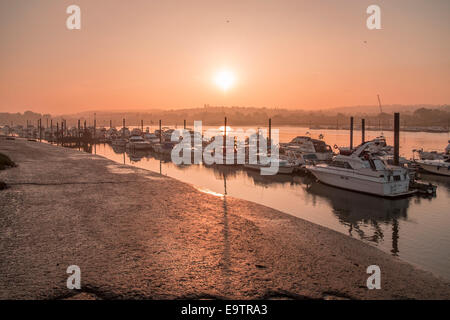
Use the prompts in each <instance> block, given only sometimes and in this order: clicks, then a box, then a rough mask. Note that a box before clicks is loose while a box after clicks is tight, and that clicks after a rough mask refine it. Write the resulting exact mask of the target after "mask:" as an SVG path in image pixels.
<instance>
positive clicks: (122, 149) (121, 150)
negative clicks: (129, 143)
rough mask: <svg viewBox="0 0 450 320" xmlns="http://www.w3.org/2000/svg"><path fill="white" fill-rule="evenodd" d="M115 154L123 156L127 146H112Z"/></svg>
mask: <svg viewBox="0 0 450 320" xmlns="http://www.w3.org/2000/svg"><path fill="white" fill-rule="evenodd" d="M111 148H112V149H113V151H114V153H117V154H122V153H124V152H125V145H111Z"/></svg>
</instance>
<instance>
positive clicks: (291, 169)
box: [244, 164, 295, 174]
mask: <svg viewBox="0 0 450 320" xmlns="http://www.w3.org/2000/svg"><path fill="white" fill-rule="evenodd" d="M244 167H245V168H247V169H251V170H258V171H259V170H261V168H268V167H266V166H261V165H257V164H244ZM294 169H295V167H294V166H280V167H278V172H277V174H291V173H293V172H294Z"/></svg>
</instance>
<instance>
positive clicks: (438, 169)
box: [418, 162, 450, 177]
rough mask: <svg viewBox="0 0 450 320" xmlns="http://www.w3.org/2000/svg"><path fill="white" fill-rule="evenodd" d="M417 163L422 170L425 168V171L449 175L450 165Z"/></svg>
mask: <svg viewBox="0 0 450 320" xmlns="http://www.w3.org/2000/svg"><path fill="white" fill-rule="evenodd" d="M418 164H419V166H420V167H421V168H422V169H423V170H425V171H427V172H430V173H434V174H438V175H441V176H447V177H450V167H445V166H438V165H432V164H428V163H421V162H418Z"/></svg>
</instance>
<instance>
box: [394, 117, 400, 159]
mask: <svg viewBox="0 0 450 320" xmlns="http://www.w3.org/2000/svg"><path fill="white" fill-rule="evenodd" d="M399 154H400V113H398V112H396V113H394V165H396V166H398V165H399Z"/></svg>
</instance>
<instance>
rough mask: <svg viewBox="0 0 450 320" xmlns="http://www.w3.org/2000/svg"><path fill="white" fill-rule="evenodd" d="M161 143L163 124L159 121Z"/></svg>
mask: <svg viewBox="0 0 450 320" xmlns="http://www.w3.org/2000/svg"><path fill="white" fill-rule="evenodd" d="M159 143H162V123H161V120H159Z"/></svg>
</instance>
